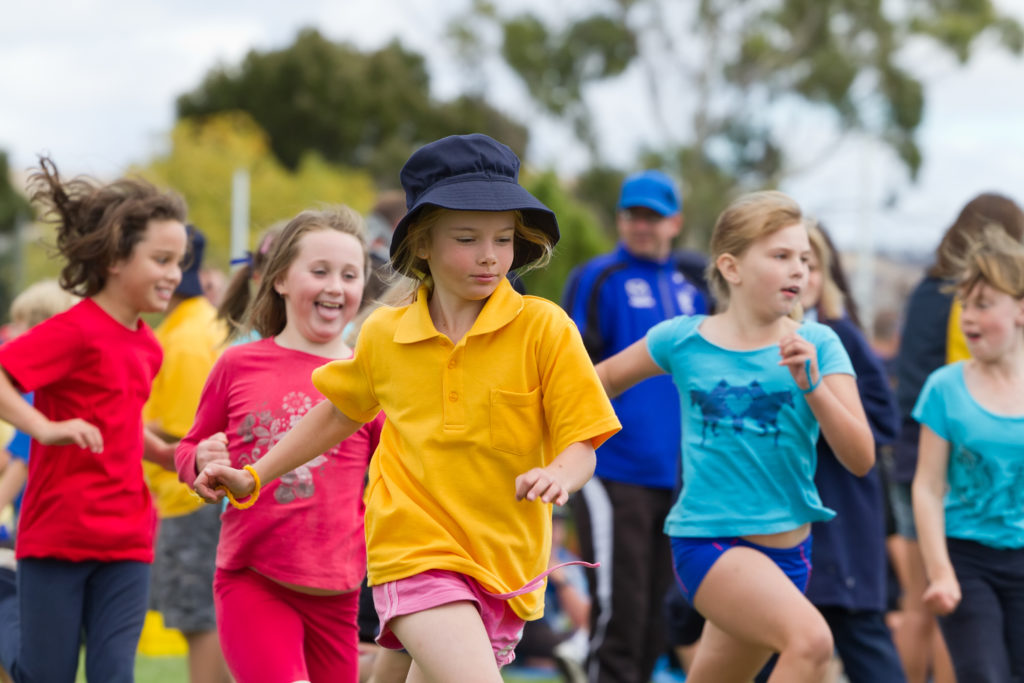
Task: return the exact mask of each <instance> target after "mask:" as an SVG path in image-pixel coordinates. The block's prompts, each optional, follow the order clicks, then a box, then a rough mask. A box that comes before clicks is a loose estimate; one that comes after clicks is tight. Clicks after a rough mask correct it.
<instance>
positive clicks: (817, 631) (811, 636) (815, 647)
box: [786, 624, 835, 667]
mask: <svg viewBox="0 0 1024 683" xmlns="http://www.w3.org/2000/svg"><path fill="white" fill-rule="evenodd" d="M786 651H787V652H788V653H789V654H790V655H791V656H793V657H797V658H799V659H801V660H803V661H805V662H807V663H808V664H811V665H813V666H815V667H823V666H826V665H827V664H828V663H829V661H830V660H831V659H832V655H833V653H834V652H835V643H834V641H833V640H832V632H831V631H829V629H828V626H827V625H825V624H822V625H821V627H815V628H808V629H805V630H804V631H803V632H801V633H799V634H797V635H796V637H795V638H793V640H792V641H791V642H790V644H789V646H788V647H787V648H786Z"/></svg>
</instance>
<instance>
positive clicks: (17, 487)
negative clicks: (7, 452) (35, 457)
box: [0, 458, 28, 510]
mask: <svg viewBox="0 0 1024 683" xmlns="http://www.w3.org/2000/svg"><path fill="white" fill-rule="evenodd" d="M26 481H28V465H26V463H25V461H24V460H20V459H18V458H11V460H10V462H8V463H7V467H5V468H4V470H3V473H2V474H0V510H2V509H4V508H5V507H7V506H8V505H10V504H11V503H13V502H14V499H15V498H17V497H18V494H19V493H20V492H21V489H22V487H23V486H25V482H26Z"/></svg>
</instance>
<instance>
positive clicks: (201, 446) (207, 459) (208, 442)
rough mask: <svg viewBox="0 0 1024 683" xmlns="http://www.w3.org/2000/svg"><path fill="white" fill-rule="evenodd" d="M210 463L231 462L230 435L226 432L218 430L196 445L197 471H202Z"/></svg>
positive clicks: (222, 463) (221, 463)
mask: <svg viewBox="0 0 1024 683" xmlns="http://www.w3.org/2000/svg"><path fill="white" fill-rule="evenodd" d="M210 463H217V464H218V465H230V464H231V458H230V457H229V456H228V437H227V436H226V435H225V434H224V432H217V433H216V434H214V435H213V436H211V437H209V438H207V439H203V440H202V441H200V442H199V443H198V444H197V445H196V473H197V474H198V473H199V472H202V471H203V470H204V469H206V466H207V465H209V464H210Z"/></svg>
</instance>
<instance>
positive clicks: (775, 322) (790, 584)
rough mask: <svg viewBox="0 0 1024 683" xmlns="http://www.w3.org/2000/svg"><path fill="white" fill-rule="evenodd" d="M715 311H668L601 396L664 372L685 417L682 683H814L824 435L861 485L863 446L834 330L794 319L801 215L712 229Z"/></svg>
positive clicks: (621, 357) (857, 406) (801, 278)
mask: <svg viewBox="0 0 1024 683" xmlns="http://www.w3.org/2000/svg"><path fill="white" fill-rule="evenodd" d="M710 251H711V254H710V256H711V265H710V266H709V272H708V275H709V280H710V283H711V285H712V288H713V289H714V293H715V297H716V300H717V301H718V302H719V307H720V310H721V311H722V312H720V313H717V314H715V315H712V316H690V317H685V316H684V317H678V318H674V319H672V320H668V321H665V322H663V323H659V324H658V325H656V326H654V327H653V328H651V330H650V331H649V332H648V333H647V337H646V338H645V339H641V340H640V341H638V342H636V343H634V344H633V345H632V346H629V347H627V348H626V349H624V350H623V351H621V352H620V353H618V354H616V355H615V356H613V357H612V358H609V359H608V360H606V361H604V362H602V363H600V364H598V366H597V371H598V375H599V376H600V377H601V380H602V382H603V383H604V385H605V387H606V388H607V390H608V392H609V394H611V395H613V396H614V395H617V394H619V393H621V392H623V391H625V390H626V389H628V388H629V387H631V386H633V385H634V384H636V383H637V382H639V381H641V380H643V379H646V378H647V377H653V376H655V375H659V374H664V373H670V374H671V375H672V378H673V381H674V382H675V384H676V386H677V387H678V389H679V393H680V397H681V399H682V406H683V407H682V412H683V422H684V428H683V442H682V452H683V473H684V474H683V489H682V492H681V493H680V495H679V499H678V500H677V501H676V503H675V505H674V507H673V509H672V511H671V513H670V514H669V517H668V519H667V520H666V522H665V532H666V533H667V534H668V535H669V536H671V537H672V549H673V556H674V560H675V568H676V572H677V578H678V580H679V584H680V587H681V588H682V590H683V593H684V595H685V596H686V597H687V598H688V599H689V600H690V601H691V602H692V604H693V605H694V606H695V607H696V608H697V610H698V611H699V612H700V613H701V614H703V615H704V616H705V617H706V619H707V624H706V625H705V628H704V633H703V637H702V638H701V642H700V646H699V647H698V648H697V654H696V657H695V659H694V662H693V665H692V668H691V670H690V671H689V672H688V673H687V681H692V682H693V683H702V682H704V681H715V682H716V683H718V682H721V681H749V680H750V679H752V678H753V677H754V675H755V674H756V673H757V672H758V671H759V670H760V669H761V667H762V666H763V665H764V664H765V662H766V661H767V660H768V658H769V656H770V655H771V653H772V652H778V653H779V658H778V662H777V664H776V665H775V670H774V672H773V674H772V676H771V678H770V679H769V680H772V681H820V680H822V678H823V676H824V675H825V670H826V666H827V664H828V661H829V660H830V658H831V657H832V637H831V634H830V633H829V628H828V625H827V624H826V623H825V620H824V619H823V618H822V616H821V614H820V613H819V612H818V610H817V609H815V607H814V606H813V605H812V604H811V603H810V602H809V601H808V600H807V599H806V598H805V597H804V595H803V591H804V590H805V589H806V586H807V579H808V575H809V573H810V557H811V538H810V526H811V523H812V522H815V521H822V520H826V519H830V518H831V517H832V516H833V515H834V513H833V512H832V511H831V510H829V509H828V508H826V507H824V506H823V505H822V503H821V499H820V498H819V496H818V492H817V490H816V489H815V487H814V479H813V478H814V470H815V462H816V451H815V443H816V441H817V438H818V433H819V425H820V428H821V431H822V432H823V433H824V436H825V438H826V439H827V440H828V442H829V444H830V445H831V446H832V448H833V450H834V451H835V453H836V456H837V457H838V458H839V460H840V461H841V462H842V463H843V464H844V465H845V466H846V467H847V468H848V469H849V470H850V471H852V472H853V473H854V474H857V475H863V474H864V473H866V472H867V471H868V470H869V469H870V468H871V466H872V465H873V463H874V441H873V439H872V436H871V430H870V428H869V427H868V423H867V420H866V418H865V416H864V410H863V408H862V406H861V403H860V398H859V396H858V394H857V385H856V382H855V380H854V377H853V370H852V368H851V366H850V360H849V358H848V357H847V355H846V352H845V351H844V350H843V346H842V344H841V343H840V341H839V339H838V338H837V337H836V334H835V333H834V332H833V331H832V330H831V329H830V328H828V327H826V326H824V325H820V324H818V323H812V322H805V323H803V324H801V323H799V322H796V321H795V320H794V319H793V318H791V317H790V316H791V314H793V313H794V309H796V307H797V305H798V301H799V299H800V292H801V290H802V289H803V288H804V287H805V286H806V284H807V275H808V267H807V261H808V258H809V254H810V244H809V242H808V237H807V228H806V227H805V224H804V221H803V216H802V215H801V211H800V207H799V206H798V205H797V204H796V202H794V201H793V200H792V199H790V198H789V197H787V196H786V195H784V194H782V193H779V192H757V193H753V194H749V195H746V196H743V197H741V198H739V199H738V200H736V201H735V202H733V203H732V204H731V205H730V206H729V207H728V208H727V209H726V210H725V211H724V212H723V213H722V215H721V216H719V218H718V222H717V223H716V225H715V228H714V231H713V233H712V235H711V247H710Z"/></svg>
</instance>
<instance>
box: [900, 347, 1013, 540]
mask: <svg viewBox="0 0 1024 683" xmlns="http://www.w3.org/2000/svg"><path fill="white" fill-rule="evenodd" d="M964 367H965V364H964V363H963V362H959V363H953V364H951V365H947V366H945V367H941V368H939V369H938V370H936V371H935V372H933V373H932V374H931V375H929V377H928V379H927V381H925V383H924V387H923V388H922V389H921V395H920V396H918V399H917V404H916V405H915V406H914V410H913V412H912V415H913V417H914V419H915V420H917V421H918V422H920V423H921V424H922V425H926V426H927V427H928V428H929V429H931V430H932V431H933V432H935V434H936V435H937V436H939V437H940V438H942V439H944V440H945V441H946V442H948V443H949V465H948V467H947V474H946V476H947V480H948V483H949V489H948V491H947V492H946V496H945V499H944V504H943V506H944V508H945V512H946V536H948V537H950V538H960V539H965V540H969V541H976V542H978V543H983V544H985V545H987V546H990V547H993V548H1024V415H998V414H995V413H992V412H990V411H989V410H987V409H986V408H985V407H984V406H982V405H981V404H980V403H978V402H977V401H976V400H975V399H974V397H973V396H971V393H970V391H969V390H968V389H967V384H966V382H965V381H964Z"/></svg>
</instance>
